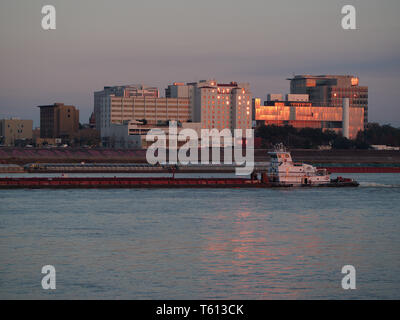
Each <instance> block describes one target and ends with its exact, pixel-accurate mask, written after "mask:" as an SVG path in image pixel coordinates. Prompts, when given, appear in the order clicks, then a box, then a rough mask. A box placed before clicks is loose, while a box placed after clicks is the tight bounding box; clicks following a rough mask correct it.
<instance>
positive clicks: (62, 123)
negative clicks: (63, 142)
mask: <svg viewBox="0 0 400 320" xmlns="http://www.w3.org/2000/svg"><path fill="white" fill-rule="evenodd" d="M38 107H39V108H40V137H41V138H70V137H71V136H73V135H74V134H76V133H77V132H78V130H79V110H77V109H76V108H75V107H74V106H67V105H64V104H63V103H54V104H53V105H46V106H38Z"/></svg>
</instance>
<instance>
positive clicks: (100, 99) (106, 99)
mask: <svg viewBox="0 0 400 320" xmlns="http://www.w3.org/2000/svg"><path fill="white" fill-rule="evenodd" d="M112 97H120V98H132V97H142V98H144V97H152V98H158V97H159V91H158V88H156V87H148V86H145V85H141V84H140V85H125V86H112V87H110V86H108V87H104V89H103V90H101V91H97V92H95V93H94V110H93V111H94V112H93V120H94V121H95V123H96V129H97V130H101V127H102V125H104V121H105V120H106V119H101V115H102V113H103V115H104V111H105V109H107V106H108V105H111V104H110V99H111V98H112ZM102 120H103V123H102V122H101V121H102ZM122 121H123V120H122Z"/></svg>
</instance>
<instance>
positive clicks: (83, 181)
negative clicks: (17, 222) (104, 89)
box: [0, 175, 358, 189]
mask: <svg viewBox="0 0 400 320" xmlns="http://www.w3.org/2000/svg"><path fill="white" fill-rule="evenodd" d="M295 186H296V185H294V184H282V183H276V182H270V181H269V180H268V179H266V178H265V175H264V178H261V179H257V178H255V179H254V178H253V179H245V178H172V177H171V178H131V177H71V178H68V177H56V178H38V177H35V178H0V189H42V188H52V189H70V188H85V189H90V188H95V189H97V188H277V187H295ZM316 186H318V187H355V186H358V183H356V182H354V181H353V180H351V179H343V178H338V179H333V180H332V181H331V182H330V183H326V184H321V185H311V184H304V185H301V187H316Z"/></svg>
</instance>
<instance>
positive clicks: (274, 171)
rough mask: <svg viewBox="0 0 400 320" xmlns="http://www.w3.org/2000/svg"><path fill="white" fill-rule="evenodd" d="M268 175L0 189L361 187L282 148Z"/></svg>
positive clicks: (27, 183) (62, 182)
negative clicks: (295, 160)
mask: <svg viewBox="0 0 400 320" xmlns="http://www.w3.org/2000/svg"><path fill="white" fill-rule="evenodd" d="M270 156H271V162H270V166H269V169H268V171H264V172H262V173H261V175H259V174H257V173H256V171H253V173H252V174H251V175H250V178H175V173H174V174H173V176H172V177H146V178H144V177H142V178H139V177H67V176H65V175H63V176H62V177H55V178H40V177H33V178H0V188H2V189H10V188H278V187H285V188H286V187H357V186H358V185H359V184H358V182H356V181H354V180H352V179H345V178H341V177H338V178H336V179H331V177H330V173H329V172H328V171H327V170H326V169H317V168H315V167H313V166H311V165H309V164H304V163H294V162H293V161H292V158H291V155H290V153H289V152H288V151H286V150H284V149H283V147H282V146H280V147H278V148H276V149H275V151H273V152H270Z"/></svg>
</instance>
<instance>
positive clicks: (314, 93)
mask: <svg viewBox="0 0 400 320" xmlns="http://www.w3.org/2000/svg"><path fill="white" fill-rule="evenodd" d="M288 80H290V93H291V94H308V95H309V101H310V102H311V103H312V105H313V106H326V107H342V103H343V98H349V99H350V109H351V108H362V109H363V114H364V125H367V123H368V87H367V86H359V78H357V77H355V76H353V75H317V76H313V75H296V76H294V77H293V78H290V79H288Z"/></svg>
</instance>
